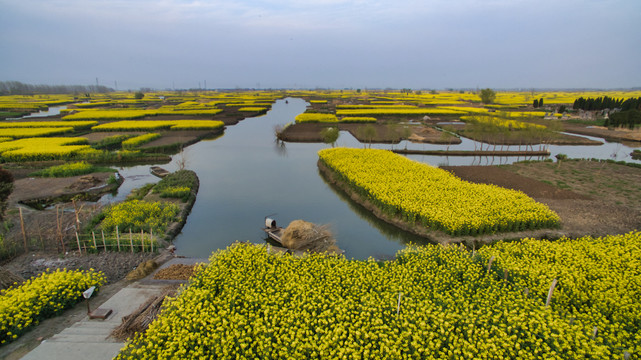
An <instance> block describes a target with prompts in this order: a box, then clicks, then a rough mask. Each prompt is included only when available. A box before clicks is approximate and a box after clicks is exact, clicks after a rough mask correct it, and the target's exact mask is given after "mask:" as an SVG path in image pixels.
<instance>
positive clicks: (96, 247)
mask: <svg viewBox="0 0 641 360" xmlns="http://www.w3.org/2000/svg"><path fill="white" fill-rule="evenodd" d="M91 236H92V237H93V247H94V249H96V251H98V245H96V233H95V232H93V231H91Z"/></svg>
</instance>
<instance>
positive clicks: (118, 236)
mask: <svg viewBox="0 0 641 360" xmlns="http://www.w3.org/2000/svg"><path fill="white" fill-rule="evenodd" d="M116 240H117V241H118V252H120V231H118V225H116Z"/></svg>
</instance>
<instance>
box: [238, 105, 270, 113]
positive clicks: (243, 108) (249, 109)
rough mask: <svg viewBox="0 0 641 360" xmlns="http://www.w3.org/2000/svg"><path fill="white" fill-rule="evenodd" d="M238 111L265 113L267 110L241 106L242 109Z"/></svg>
mask: <svg viewBox="0 0 641 360" xmlns="http://www.w3.org/2000/svg"><path fill="white" fill-rule="evenodd" d="M238 111H245V112H260V111H267V108H265V107H259V106H243V107H240V108H238Z"/></svg>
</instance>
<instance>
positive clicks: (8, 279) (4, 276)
mask: <svg viewBox="0 0 641 360" xmlns="http://www.w3.org/2000/svg"><path fill="white" fill-rule="evenodd" d="M23 281H24V279H23V278H22V277H21V276H19V275H16V274H14V273H12V272H11V271H9V270H7V269H5V268H2V267H0V290H4V289H8V288H10V287H12V286H13V285H14V284H15V283H18V284H20V283H21V282H23Z"/></svg>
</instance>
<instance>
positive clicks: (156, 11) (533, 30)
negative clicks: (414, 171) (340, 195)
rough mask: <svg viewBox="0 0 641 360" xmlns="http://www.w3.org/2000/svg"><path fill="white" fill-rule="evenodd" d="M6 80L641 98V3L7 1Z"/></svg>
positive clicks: (1, 74)
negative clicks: (633, 94) (559, 91)
mask: <svg viewBox="0 0 641 360" xmlns="http://www.w3.org/2000/svg"><path fill="white" fill-rule="evenodd" d="M0 54H1V56H0V81H9V80H14V81H21V82H24V83H29V84H52V85H53V84H81V85H89V84H95V82H96V78H98V82H99V83H100V85H106V86H109V87H115V86H116V84H117V87H118V89H119V90H123V89H138V88H140V87H152V88H157V89H165V88H198V87H199V86H200V87H204V85H205V82H206V83H207V87H208V88H236V87H241V88H245V87H250V88H315V87H329V88H355V89H356V88H385V87H391V88H413V89H419V88H427V89H444V88H475V87H480V88H485V87H492V88H533V87H534V88H583V87H589V88H619V87H636V86H641V66H640V65H641V1H640V0H582V1H579V0H389V1H385V0H367V1H364V0H283V1H278V0H253V1H252V0H224V1H222V0H201V1H191V0H153V1H152V0H0Z"/></svg>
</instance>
